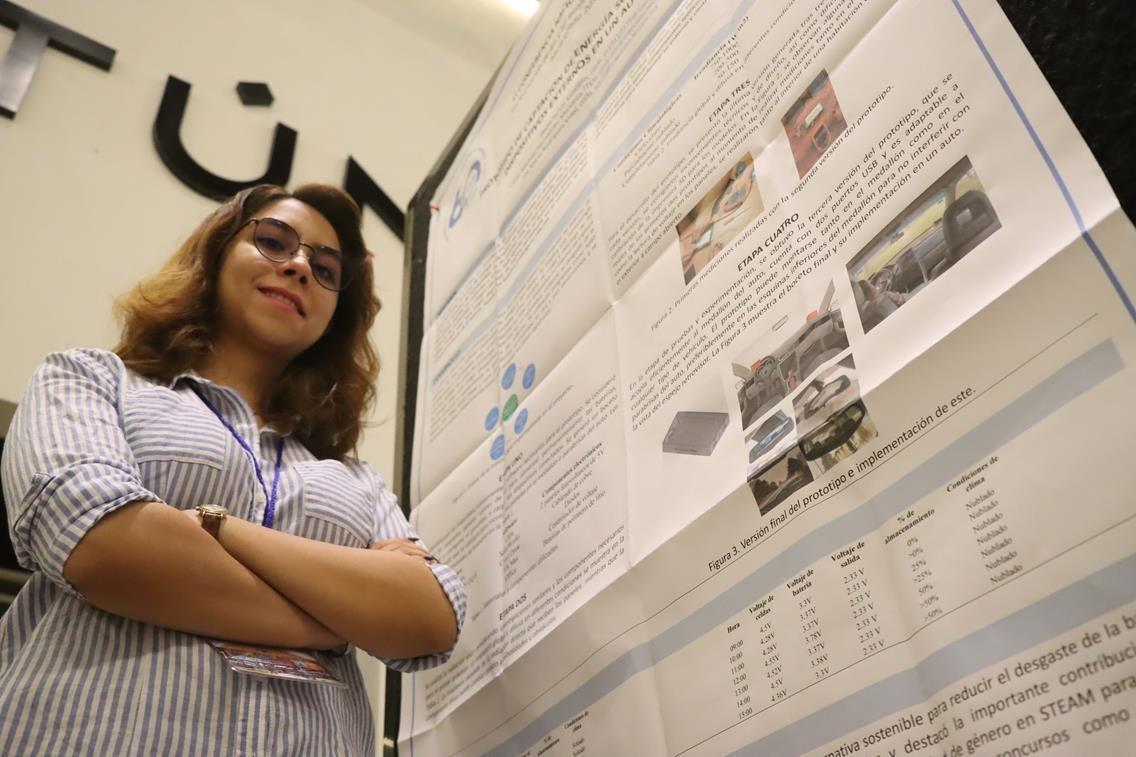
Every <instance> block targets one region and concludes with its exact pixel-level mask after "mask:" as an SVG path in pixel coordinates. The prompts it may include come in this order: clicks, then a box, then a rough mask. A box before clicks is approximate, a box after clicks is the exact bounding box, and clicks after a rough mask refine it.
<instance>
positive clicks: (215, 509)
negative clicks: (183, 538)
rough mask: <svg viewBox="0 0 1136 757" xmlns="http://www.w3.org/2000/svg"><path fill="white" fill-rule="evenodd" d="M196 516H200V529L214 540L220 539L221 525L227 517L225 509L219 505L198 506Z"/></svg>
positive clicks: (227, 512)
mask: <svg viewBox="0 0 1136 757" xmlns="http://www.w3.org/2000/svg"><path fill="white" fill-rule="evenodd" d="M197 514H198V515H199V516H201V527H202V528H204V529H205V533H207V534H209V535H210V536H212V537H213V538H214V539H220V538H221V523H222V521H224V520H225V518H226V517H228V515H229V511H228V509H227V508H224V507H220V506H219V505H198V506H197Z"/></svg>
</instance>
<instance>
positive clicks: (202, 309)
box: [114, 184, 379, 459]
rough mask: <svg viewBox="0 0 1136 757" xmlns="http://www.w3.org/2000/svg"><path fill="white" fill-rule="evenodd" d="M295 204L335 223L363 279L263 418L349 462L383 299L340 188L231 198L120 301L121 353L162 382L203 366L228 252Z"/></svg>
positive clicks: (371, 391)
mask: <svg viewBox="0 0 1136 757" xmlns="http://www.w3.org/2000/svg"><path fill="white" fill-rule="evenodd" d="M288 198H293V199H296V200H299V201H300V202H302V203H304V204H306V205H308V206H309V207H311V208H313V209H314V210H316V211H317V212H319V213H320V214H321V215H322V216H323V217H324V218H326V219H327V220H328V222H329V223H330V224H331V226H332V228H333V229H335V233H336V235H337V236H338V237H339V245H340V248H341V251H342V252H343V254H344V255H345V256H347V257H348V258H350V259H352V260H353V261H354V263H355V266H354V267H355V269H356V270H357V271H358V273H357V274H356V275H355V277H354V279H353V280H352V281H351V283H350V284H349V285H348V287H347V288H346V289H345V290H343V291H342V292H340V293H339V302H338V303H337V305H336V308H335V313H334V315H333V316H332V319H331V323H330V325H329V326H328V328H327V331H326V332H325V333H324V335H323V336H322V337H320V339H319V341H317V342H316V343H315V344H313V345H312V346H311V347H309V348H308V349H307V350H305V351H304V352H303V353H301V354H300V355H299V356H297V357H296V358H295V359H293V360H292V361H291V362H290V363H289V364H288V367H287V368H286V369H285V371H284V373H283V374H282V375H281V376H280V378H279V379H278V380H277V382H276V384H275V385H274V386H273V387H271V389H270V390H269V393H268V395H267V397H266V401H265V403H264V408H263V418H264V421H265V422H266V423H268V424H270V425H272V426H273V428H275V429H277V430H279V431H281V432H283V433H292V434H295V435H297V437H298V438H299V439H300V440H301V441H302V442H303V443H304V445H305V446H306V447H307V448H308V449H309V450H310V451H311V452H312V454H314V455H315V456H316V457H317V458H320V459H325V458H335V459H342V458H343V457H344V456H345V455H347V454H348V453H351V452H353V451H354V450H355V445H356V443H357V442H358V439H359V433H360V431H361V430H362V425H363V419H364V418H365V417H366V414H367V411H368V409H369V408H370V406H371V403H372V402H373V401H374V398H375V380H376V378H377V377H378V375H379V358H378V355H377V354H376V353H375V349H374V347H373V346H372V345H371V341H370V338H369V336H368V332H369V331H370V329H371V324H372V323H374V320H375V315H376V314H377V313H378V312H379V300H378V298H377V297H376V296H375V294H374V272H373V270H372V268H371V262H370V259H369V258H370V256H369V253H368V252H367V249H366V247H365V246H364V244H363V235H362V232H361V216H360V212H359V206H358V205H356V204H355V201H354V200H352V199H351V197H350V196H349V195H348V194H346V193H345V192H343V191H342V190H341V189H339V188H337V187H334V186H331V185H329V184H305V185H303V186H300V187H297V188H296V189H294V190H292V191H291V192H288V191H287V190H285V189H283V188H282V187H278V186H274V185H271V184H262V185H260V186H256V187H252V188H251V189H246V190H243V191H241V192H239V193H237V194H236V195H234V196H233V197H232V198H230V199H229V200H227V201H226V202H225V203H224V204H222V205H221V207H219V208H217V210H215V211H214V212H213V213H211V214H210V215H209V216H208V217H207V218H206V219H205V220H204V221H202V222H201V223H200V224H199V225H198V227H197V228H196V229H195V230H194V231H193V233H192V234H190V235H189V238H188V239H186V240H185V241H184V242H183V243H182V244H181V246H180V247H179V248H178V249H177V251H176V252H175V253H174V254H173V256H172V257H171V258H170V259H169V260H168V261H167V262H166V264H165V265H164V266H163V267H162V269H161V270H160V271H159V272H158V273H157V274H155V275H153V276H150V277H148V278H146V279H143V280H142V281H141V282H139V283H138V285H137V286H135V287H134V289H133V290H131V291H130V293H128V294H126V295H125V296H123V297H121V298H119V300H118V301H117V302H116V303H115V311H116V313H117V314H118V316H119V318H120V319H121V321H122V333H121V335H120V337H119V343H118V346H117V347H115V349H114V351H115V352H116V353H117V354H118V356H119V357H120V358H122V362H123V363H125V364H126V366H127V367H128V368H130V369H131V370H133V371H135V372H136V373H139V374H141V375H143V376H146V377H148V378H153V379H157V380H161V381H171V380H172V379H173V378H174V377H175V376H177V375H178V374H180V373H182V372H184V371H187V370H196V369H199V368H201V366H202V364H203V363H204V361H205V359H206V357H207V356H208V355H209V352H210V350H212V347H213V340H214V337H215V335H216V329H217V325H218V314H219V311H218V299H217V278H218V274H219V272H220V270H221V261H222V257H223V255H224V252H225V249H226V247H227V246H228V244H229V242H230V241H231V240H232V238H233V237H234V236H235V235H236V234H237V232H239V231H240V230H241V229H242V228H243V227H244V226H245V224H247V223H248V221H249V219H251V218H253V217H255V216H256V214H257V213H258V212H259V211H260V210H262V209H263V208H265V207H266V206H268V205H270V204H272V203H275V202H277V201H279V200H284V199H288Z"/></svg>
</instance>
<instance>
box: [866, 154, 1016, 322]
mask: <svg viewBox="0 0 1136 757" xmlns="http://www.w3.org/2000/svg"><path fill="white" fill-rule="evenodd" d="M1001 225H1002V224H1001V222H999V220H998V215H997V214H996V213H995V212H994V206H993V205H992V204H991V203H990V198H989V197H987V195H986V191H985V190H984V189H983V187H982V182H981V181H979V179H978V174H976V173H975V171H974V167H973V166H972V165H971V164H970V159H969V158H963V159H962V160H960V161H959V162H958V163H955V164H954V165H953V166H951V168H950V169H949V170H948V171H947V172H946V173H944V174H943V175H942V176H940V177H939V179H938V180H937V181H935V183H934V184H932V185H931V186H930V187H928V188H927V189H926V190H925V191H924V192H923V193H922V194H920V195H919V196H918V197H917V198H915V200H914V201H912V202H911V203H910V204H909V205H908V206H907V207H906V208H904V209H903V211H902V212H901V213H900V214H899V215H898V216H896V217H895V218H894V219H893V220H892V221H891V223H889V224H888V225H887V226H885V227H884V229H883V230H882V231H880V233H879V234H877V235H876V236H875V237H874V238H873V239H872V241H870V242H869V243H868V244H867V245H866V246H865V247H864V249H862V250H861V251H860V252H858V253H857V254H856V256H855V257H854V258H852V260H850V261H849V262H848V277H849V279H850V280H851V282H852V292H853V294H854V295H855V297H856V310H857V311H858V312H859V313H860V323H861V325H862V326H863V327H864V333H865V334H866V333H868V332H869V331H871V330H872V329H874V328H875V327H876V326H878V325H879V324H880V323H881V322H882V321H883V320H884V319H886V318H887V317H888V316H889V315H891V314H892V313H894V312H895V311H896V310H898V309H899V308H900V307H902V306H903V305H904V303H906V302H907V301H908V300H910V299H911V298H912V297H914V296H915V295H916V294H918V293H919V292H920V291H922V290H923V289H924V288H925V287H926V286H927V285H928V284H930V283H931V282H932V281H934V280H935V279H937V278H938V277H939V276H941V275H942V274H943V273H944V272H946V271H947V270H949V269H950V268H951V266H953V265H954V264H955V263H957V262H958V261H959V260H961V259H962V258H963V257H964V256H965V255H967V254H968V253H969V252H970V251H971V250H973V249H974V248H975V247H977V246H978V245H979V243H980V242H982V241H983V240H984V239H986V238H987V237H988V236H990V235H991V234H993V233H994V232H995V231H997V230H998V229H999V228H1001Z"/></svg>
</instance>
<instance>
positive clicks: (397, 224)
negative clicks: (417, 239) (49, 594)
mask: <svg viewBox="0 0 1136 757" xmlns="http://www.w3.org/2000/svg"><path fill="white" fill-rule="evenodd" d="M343 191H345V192H347V194H349V195H351V199H353V200H355V202H356V203H357V204H358V205H359V207H360V208H365V207H367V206H368V205H369V206H370V207H371V210H373V211H375V212H376V213H378V215H379V218H380V219H382V222H383V223H385V224H386V225H387V228H388V229H390V230H391V231H393V232H394V234H395V236H396V237H398V238H399V239H400V240H402V241H405V239H404V238H403V230H404V228H405V227H406V214H405V213H403V212H402V209H401V208H399V207H398V206H397V205H395V204H394V200H392V199H391V198H390V196H389V195H388V194H387V193H386V192H384V191H383V188H382V187H380V186H379V185H378V184H376V183H375V180H374V179H372V178H371V176H370V175H369V174H368V173H367V172H366V171H364V170H363V167H362V166H361V165H359V164H358V163H356V162H355V158H352V157H351V156H348V157H347V173H346V174H344V176H343Z"/></svg>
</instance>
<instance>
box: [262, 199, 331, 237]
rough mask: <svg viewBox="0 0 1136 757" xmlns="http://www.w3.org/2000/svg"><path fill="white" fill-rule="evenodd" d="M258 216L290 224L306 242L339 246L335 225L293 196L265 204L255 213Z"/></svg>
mask: <svg viewBox="0 0 1136 757" xmlns="http://www.w3.org/2000/svg"><path fill="white" fill-rule="evenodd" d="M256 215H257V217H259V218H275V219H277V220H278V221H283V222H284V223H286V224H288V225H289V226H291V227H292V228H293V229H295V230H296V231H298V232H299V233H300V239H301V240H302V241H303V242H305V243H306V244H313V245H315V244H321V245H325V246H328V247H335V248H336V249H338V248H339V246H340V245H339V236H338V235H337V234H336V233H335V227H333V226H332V225H331V222H330V221H328V220H327V218H325V217H324V215H323V214H322V213H320V212H319V211H318V210H316V209H315V208H313V207H312V206H311V205H308V204H307V203H304V202H301V201H300V200H297V199H296V198H294V197H285V198H283V199H280V200H276V201H275V202H270V203H269V204H268V205H265V206H264V207H263V208H262V209H261V210H260V211H259V212H258V213H257V214H256Z"/></svg>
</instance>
